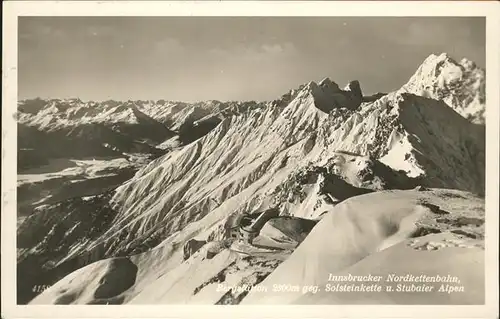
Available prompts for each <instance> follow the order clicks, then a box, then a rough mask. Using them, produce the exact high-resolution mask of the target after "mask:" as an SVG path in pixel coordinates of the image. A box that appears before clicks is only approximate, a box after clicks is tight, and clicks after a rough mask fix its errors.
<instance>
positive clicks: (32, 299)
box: [17, 54, 485, 304]
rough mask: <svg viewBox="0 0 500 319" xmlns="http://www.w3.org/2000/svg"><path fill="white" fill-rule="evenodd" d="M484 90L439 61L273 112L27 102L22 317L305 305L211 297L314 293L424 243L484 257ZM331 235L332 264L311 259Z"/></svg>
mask: <svg viewBox="0 0 500 319" xmlns="http://www.w3.org/2000/svg"><path fill="white" fill-rule="evenodd" d="M484 86H485V72H484V70H482V69H480V68H478V67H477V66H476V65H475V64H474V63H472V62H470V61H468V60H465V59H463V60H462V61H460V62H459V63H458V62H456V61H455V60H453V59H452V58H451V57H449V56H448V55H446V54H441V55H439V56H438V55H431V56H430V57H429V58H427V59H426V60H425V61H424V63H423V64H422V66H420V67H419V68H418V70H417V72H416V73H415V74H414V75H413V76H412V77H411V78H410V80H409V81H408V82H407V83H406V84H404V85H403V86H402V88H401V89H399V90H397V91H394V92H389V93H377V94H374V95H370V96H366V95H363V92H362V87H361V84H360V83H359V82H358V81H352V82H350V83H348V84H347V86H346V87H344V88H340V87H339V85H338V84H337V83H335V82H333V81H332V80H330V79H329V78H325V79H324V80H322V81H320V82H318V83H316V82H309V83H307V84H304V85H301V86H300V87H298V88H296V89H293V90H290V91H289V92H287V93H285V94H284V95H283V96H281V97H280V98H278V99H276V100H274V101H269V102H219V101H207V102H199V103H192V104H188V103H182V102H167V101H128V102H123V103H122V102H115V101H106V102H102V103H96V102H83V101H81V100H79V99H71V100H41V99H35V100H27V101H21V102H20V103H19V108H18V115H17V119H18V122H19V127H18V132H19V134H18V145H19V151H18V176H19V177H18V193H19V194H20V195H21V197H20V198H22V199H23V201H22V202H18V210H19V211H22V213H19V215H20V216H21V215H22V220H20V221H19V226H18V231H17V238H18V247H17V248H18V268H17V271H18V290H17V293H18V295H17V298H18V303H23V304H25V303H32V304H106V303H109V304H123V303H127V304H134V303H172V304H175V303H204V304H237V303H262V302H270V303H272V302H273V300H274V301H276V300H278V299H279V301H280V302H284V303H303V302H304V303H313V302H314V297H310V298H309V297H300V296H297V295H293V294H292V295H288V294H282V295H280V296H275V295H269V296H270V297H272V298H270V299H269V300H263V299H262V298H259V297H258V296H256V295H255V294H252V293H248V291H247V292H241V291H240V292H237V291H234V290H229V291H224V292H220V291H216V289H215V288H214V287H215V286H217V285H218V284H228V285H229V284H231V283H232V284H233V285H236V284H238V283H240V284H241V283H245V284H247V285H250V286H256V285H257V284H259V283H261V284H265V283H266V282H269V283H276V282H278V281H279V278H282V276H286V274H287V272H288V275H289V276H291V274H292V273H293V272H297V271H298V272H300V273H301V274H302V275H303V277H300V276H298V277H297V278H296V281H297V282H298V283H299V284H307V283H310V282H316V283H318V282H319V281H320V279H318V278H319V277H318V276H319V275H321V276H323V275H324V270H325V269H326V268H325V269H324V267H326V266H327V265H330V266H329V267H330V268H329V269H330V270H331V271H332V272H333V271H339V272H341V271H343V270H345V269H348V267H351V266H353V265H354V264H355V263H356V262H358V261H360V260H364V259H365V258H368V257H370V258H377V255H376V254H379V253H383V252H382V250H384V249H392V248H390V247H392V246H397V245H398V244H402V243H407V241H408V240H410V238H415V237H422V238H423V237H425V236H434V237H435V238H436V239H435V240H436V241H440V240H451V239H453V238H454V237H453V236H461V237H460V238H461V239H460V240H474V243H473V244H469V246H470V247H472V248H471V252H473V254H480V252H477V251H482V250H481V245H480V244H477V243H476V242H480V241H481V240H483V239H484V236H483V235H484V232H483V231H484V225H483V224H484V187H485V184H484V183H485V182H484V181H485V126H484V123H485V119H484V114H485V113H484V109H485V96H484V94H485V91H484ZM62 159H65V162H62ZM63 164H64V165H63ZM61 165H63V166H61ZM51 169H52V171H51ZM49 171H50V173H51V174H48V173H47V172H49ZM63 172H64V174H63ZM72 172H74V174H73V173H72ZM58 174H59V175H58ZM71 174H73V175H71ZM34 176H37V177H36V178H35V177H34ZM54 180H57V182H54ZM89 180H93V181H95V183H94V184H95V185H94V184H93V186H92V191H90V192H89V191H88V189H87V185H89V184H88V182H89ZM69 185H72V186H71V187H69ZM74 185H83V186H82V187H81V190H80V189H78V190H77V188H75V187H77V186H74ZM98 185H101V186H98ZM64 187H66V188H64ZM41 189H44V190H48V191H46V192H45V193H43V192H42V193H43V194H42V193H40V194H42V195H38V194H39V192H38V190H41ZM62 189H64V191H63V190H62ZM68 189H75V190H74V191H71V192H70V191H69V190H68ZM85 190H86V192H85ZM23 196H24V197H23ZM37 196H38V197H37ZM18 197H19V195H18ZM446 198H447V199H449V201H446V200H445V199H446ZM392 204H394V205H395V206H394V207H395V208H394V209H399V211H398V212H395V211H394V212H393V211H392V210H391V209H392V208H391V207H392V206H391V205H392ZM363 207H364V208H363ZM376 207H385V208H384V209H379V208H376ZM429 207H430V208H429ZM436 207H438V208H439V207H444V208H442V209H441V210H439V209H437V208H436ZM467 207H469V208H470V209H467ZM362 208H363V209H365V210H366V211H362V210H363V209H362ZM353 210H354V211H353ZM442 211H445V212H446V216H447V217H446V218H444V217H443V216H442V215H443V214H444V213H443V214H440V213H439V212H442ZM335 212H337V213H335ZM412 216H419V219H418V218H417V219H415V220H416V221H413V219H411V218H415V217H412ZM408 218H410V220H412V221H413V222H411V223H410V224H411V225H413V226H412V227H413V228H412V227H409V226H407V223H408V222H407V220H408ZM461 218H462V219H461ZM464 218H465V219H464ZM332 221H333V222H332ZM459 221H462V223H460V222H459ZM464 221H466V222H464ZM353 223H354V224H356V225H358V226H359V227H361V228H356V227H355V226H353V225H354V224H353ZM433 223H434V224H433ZM432 225H435V226H432ZM365 227H374V228H373V229H370V230H364V228H365ZM362 228H363V229H362ZM367 229H368V228H367ZM361 230H363V231H361ZM327 233H335V234H336V235H332V236H333V237H332V240H337V241H338V242H337V243H336V244H335V245H333V246H332V247H333V248H332V249H335V252H334V253H333V252H331V253H328V252H324V251H321V250H320V249H319V248H318V249H312V248H311V247H313V246H314V245H318V247H319V246H324V243H320V241H321V238H322V237H325V238H326V237H328V236H329V235H328V236H327ZM350 236H355V237H356V236H357V237H356V238H357V239H356V242H355V243H353V242H349V240H348V238H350ZM436 236H437V237H436ZM439 236H441V237H439ZM450 236H451V237H450ZM434 237H433V238H434ZM452 237H453V238H452ZM450 238H451V239H450ZM341 243H342V244H341ZM342 245H343V246H342ZM402 245H403V244H402ZM407 246H408V247H410V246H411V245H409V244H408V245H407ZM469 246H467V247H469ZM307 247H309V248H310V249H309V250H308V248H307ZM411 247H413V246H411ZM411 247H410V248H408V249H410V250H411V251H412V252H411V254H412V255H411V256H413V254H417V253H415V249H414V248H411ZM351 248H352V249H351ZM349 249H351V250H350V251H349V252H348V251H347V250H349ZM476 250H477V251H476ZM308 254H309V255H308ZM394 254H396V255H397V254H399V252H395V253H394ZM403 254H404V252H403ZM397 256H399V255H397ZM453 256H454V255H452V256H451V257H449V258H451V259H453V258H455V257H453ZM474 256H476V255H474ZM324 258H332V260H333V259H339V258H340V260H342V262H340V261H339V262H333V261H331V260H324ZM397 258H402V257H401V256H399V257H397ZM412 258H413V257H412ZM443 258H447V257H443ZM474 258H476V257H474ZM304 260H308V261H307V262H305V261H304ZM305 263H312V264H305ZM332 263H333V264H332ZM363 267H366V269H370V268H369V265H368V266H366V265H365V266H363ZM311 269H318V270H321V271H319V272H317V273H315V272H311V273H309V271H311ZM363 269H364V268H363ZM325 271H326V270H325ZM187 274H189V276H188V275H187ZM324 277H325V278H326V275H324ZM476 279H477V278H476ZM476 279H475V278H472V279H470V282H471V284H472V283H474V282H475V280H476ZM229 281H231V282H229ZM476 281H477V280H476ZM467 282H469V281H467ZM117 283H123V284H120V285H118V284H117ZM33 285H47V286H50V288H49V289H47V290H46V291H44V292H43V293H41V294H40V292H39V291H33V290H32V289H31V288H30V287H32V286H33ZM265 295H266V294H264V295H263V296H265ZM285 295H286V296H288V297H285ZM321 296H322V297H321V298H323V299H322V302H326V303H342V302H346V301H345V300H340V299H336V300H329V299H328V298H329V297H328V296H324V295H321ZM381 296H382V295H381ZM299 297H300V298H299ZM476 297H477V296H474V298H476ZM273 298H274V299H273ZM374 298H375V299H376V298H379V297H374ZM380 298H382V297H380ZM419 298H420V299H419ZM422 298H424V299H422ZM425 298H430V297H426V296H421V297H418V298H417V299H416V301H415V302H417V303H418V302H423V303H425V302H428V300H427V301H426V299H425ZM464 298H465V297H464ZM471 298H472V297H471ZM474 298H472V299H473V300H476V299H474ZM477 298H479V299H480V297H477ZM472 299H471V300H472ZM311 300H312V301H311ZM325 300H326V301H325ZM443 302H448V301H446V300H445V301H443ZM450 302H451V301H450ZM453 302H455V301H453Z"/></svg>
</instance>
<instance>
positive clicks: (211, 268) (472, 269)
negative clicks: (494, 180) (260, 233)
mask: <svg viewBox="0 0 500 319" xmlns="http://www.w3.org/2000/svg"><path fill="white" fill-rule="evenodd" d="M483 239H484V200H483V199H480V198H478V197H476V196H473V195H471V194H470V193H467V192H461V191H454V190H443V189H432V190H420V191H419V190H408V191H381V192H376V193H372V194H367V195H361V196H357V197H353V198H351V199H348V200H346V201H344V202H343V203H341V204H339V205H338V206H336V207H335V208H333V209H332V210H331V211H329V212H328V213H327V214H326V215H324V217H323V218H322V219H321V221H320V222H319V223H318V224H317V226H315V227H314V228H313V229H312V231H311V232H310V234H309V235H308V236H307V238H306V239H305V240H304V241H303V242H302V243H301V244H300V246H299V247H298V248H296V249H295V251H294V252H293V253H291V255H290V256H289V257H288V258H286V260H285V261H283V262H282V260H283V259H285V258H284V257H286V252H283V251H274V252H273V251H269V250H264V249H262V250H260V251H258V250H255V251H254V252H252V253H251V254H247V253H242V252H241V251H240V250H239V249H238V248H239V245H238V242H237V241H235V242H233V243H232V244H231V245H229V246H228V247H223V246H221V245H219V247H214V245H211V246H209V245H205V246H204V247H203V248H202V249H200V250H198V251H197V253H195V254H193V255H192V256H191V257H190V258H189V259H187V260H185V261H182V260H180V256H177V258H175V254H173V255H170V253H171V250H170V249H168V248H166V247H158V248H155V249H154V250H152V251H150V252H147V253H144V254H141V255H136V256H131V257H128V258H111V259H107V260H103V261H98V262H96V263H93V264H91V265H88V266H86V267H84V268H82V269H80V270H78V271H76V272H74V273H72V274H70V275H68V276H66V277H65V278H64V279H62V280H61V281H59V282H58V283H57V284H55V285H54V286H52V287H51V288H49V289H48V290H46V291H45V292H44V293H42V294H41V295H39V296H38V297H36V298H35V299H34V300H33V301H32V302H31V303H30V304H59V303H65V304H66V303H70V304H89V303H90V304H95V303H101V304H106V303H110V304H115V303H132V304H134V303H140V304H153V303H154V304H156V303H161V304H169V303H172V304H180V303H194V304H215V303H224V302H225V301H226V302H227V301H230V302H229V303H239V302H240V301H241V303H242V304H247V303H248V304H293V303H295V304H353V303H355V304H480V303H482V302H483V301H484V246H483ZM240 249H241V248H240ZM210 250H212V251H213V254H207V252H208V251H210ZM165 254H168V255H169V258H168V261H167V258H165ZM175 259H177V261H176V262H175V261H172V260H175ZM396 261H397V262H396ZM173 263H178V264H177V265H175V266H173V267H172V266H171V265H172V264H173ZM275 267H277V268H276V269H274V268H275ZM273 270H274V271H273ZM269 273H270V274H269ZM267 274H269V275H268V276H267V278H265V279H264V280H263V281H262V279H263V277H265V276H266V275H267ZM349 274H350V275H351V276H368V275H371V276H375V277H376V276H380V278H381V279H380V280H379V281H377V282H369V281H364V282H361V283H360V282H354V281H346V282H345V283H346V284H356V285H358V286H361V284H364V285H365V286H369V285H373V284H379V285H380V286H381V287H382V291H381V292H361V293H360V292H356V293H352V292H335V291H328V289H330V290H332V289H334V288H331V287H333V286H335V285H336V284H338V283H341V284H342V282H333V281H328V279H329V278H330V277H331V276H336V277H340V276H349ZM407 274H413V275H415V276H418V275H427V276H429V277H436V276H440V277H447V276H448V275H449V276H451V277H456V278H458V280H459V283H457V282H448V284H449V285H450V286H453V287H462V288H460V289H464V291H463V292H455V293H448V291H447V290H446V289H451V288H446V284H447V283H446V282H442V283H441V282H430V283H426V285H427V286H432V287H434V288H432V289H433V291H432V292H430V293H429V292H420V291H414V292H405V293H401V292H394V291H396V290H397V289H410V290H411V289H412V288H411V287H410V286H411V284H412V282H403V281H401V282H397V281H386V280H387V279H390V278H392V277H391V276H396V277H398V276H405V275H407ZM393 280H395V279H393ZM398 284H400V285H401V284H402V285H404V286H407V287H409V288H402V287H401V288H398V286H397V285H398ZM413 284H415V285H416V286H422V283H418V282H413ZM441 284H444V285H445V287H443V288H441ZM387 286H393V287H394V289H395V290H394V291H393V292H387V291H386V287H387ZM250 287H253V288H250ZM296 287H298V289H297V288H296ZM304 287H306V288H304ZM313 287H317V288H316V289H317V290H316V291H315V293H313V291H314V290H315V289H314V288H313ZM328 287H330V288H328ZM229 289H232V290H229ZM414 289H416V288H414ZM427 289H430V288H427ZM439 289H441V290H442V291H439ZM456 289H458V288H456ZM265 290H267V291H265ZM273 290H274V291H273ZM235 301H236V302H235Z"/></svg>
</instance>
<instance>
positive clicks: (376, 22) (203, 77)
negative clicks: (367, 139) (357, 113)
mask: <svg viewBox="0 0 500 319" xmlns="http://www.w3.org/2000/svg"><path fill="white" fill-rule="evenodd" d="M18 32H19V33H18V72H19V73H18V90H19V98H20V99H24V98H34V97H42V98H69V97H78V98H81V99H82V100H107V99H115V100H129V99H143V100H149V99H152V100H157V99H165V100H176V101H186V102H191V101H200V100H221V101H226V100H272V99H275V98H278V97H279V96H281V95H282V94H284V93H286V92H287V91H288V90H289V89H292V88H297V87H298V86H299V85H300V84H303V83H307V82H309V81H320V80H321V79H323V78H325V77H329V78H330V79H332V80H333V81H335V82H336V83H338V84H339V85H340V86H341V87H343V86H344V85H345V84H346V83H347V82H348V81H350V80H354V79H357V80H359V81H360V83H361V88H362V90H363V92H364V93H367V94H368V93H375V92H388V91H392V90H396V89H398V88H400V87H401V86H402V85H403V84H404V83H406V82H407V81H408V79H409V78H410V76H411V75H412V74H413V73H414V72H415V71H416V70H417V68H418V66H419V65H420V64H421V63H422V62H423V61H424V59H425V58H426V57H427V56H428V55H430V54H431V53H436V54H439V53H442V52H447V53H449V54H450V56H452V57H453V58H455V59H456V60H460V59H461V58H463V57H466V58H468V59H470V60H472V61H474V62H476V63H477V64H478V65H479V66H480V67H485V64H486V62H485V19H484V18H480V17H472V18H469V17H444V18H443V17H416V18H402V17H394V18H386V17H279V18H276V17H20V18H19V28H18Z"/></svg>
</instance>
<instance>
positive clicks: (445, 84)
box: [401, 53, 486, 124]
mask: <svg viewBox="0 0 500 319" xmlns="http://www.w3.org/2000/svg"><path fill="white" fill-rule="evenodd" d="M485 84H486V76H485V71H484V70H483V69H482V68H479V67H478V66H477V65H476V64H475V63H474V62H472V61H470V60H468V59H466V58H463V59H462V60H460V62H457V61H456V60H455V59H453V58H452V57H451V56H450V55H448V54H447V53H442V54H440V55H436V54H431V55H430V56H429V57H427V58H426V59H425V60H424V62H423V63H422V64H421V65H420V67H419V68H418V69H417V71H416V72H415V74H413V76H412V77H411V78H410V79H409V81H408V82H407V83H406V84H405V85H404V86H403V87H402V89H401V90H402V91H406V92H409V93H413V94H416V95H421V96H424V97H429V98H433V99H436V100H443V101H444V102H445V103H446V104H448V106H450V107H451V108H452V109H453V110H455V111H456V112H457V113H459V114H460V115H462V116H463V117H465V118H467V119H469V120H470V121H471V122H473V123H478V124H484V123H485V118H484V112H485V100H486V92H485Z"/></svg>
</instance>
